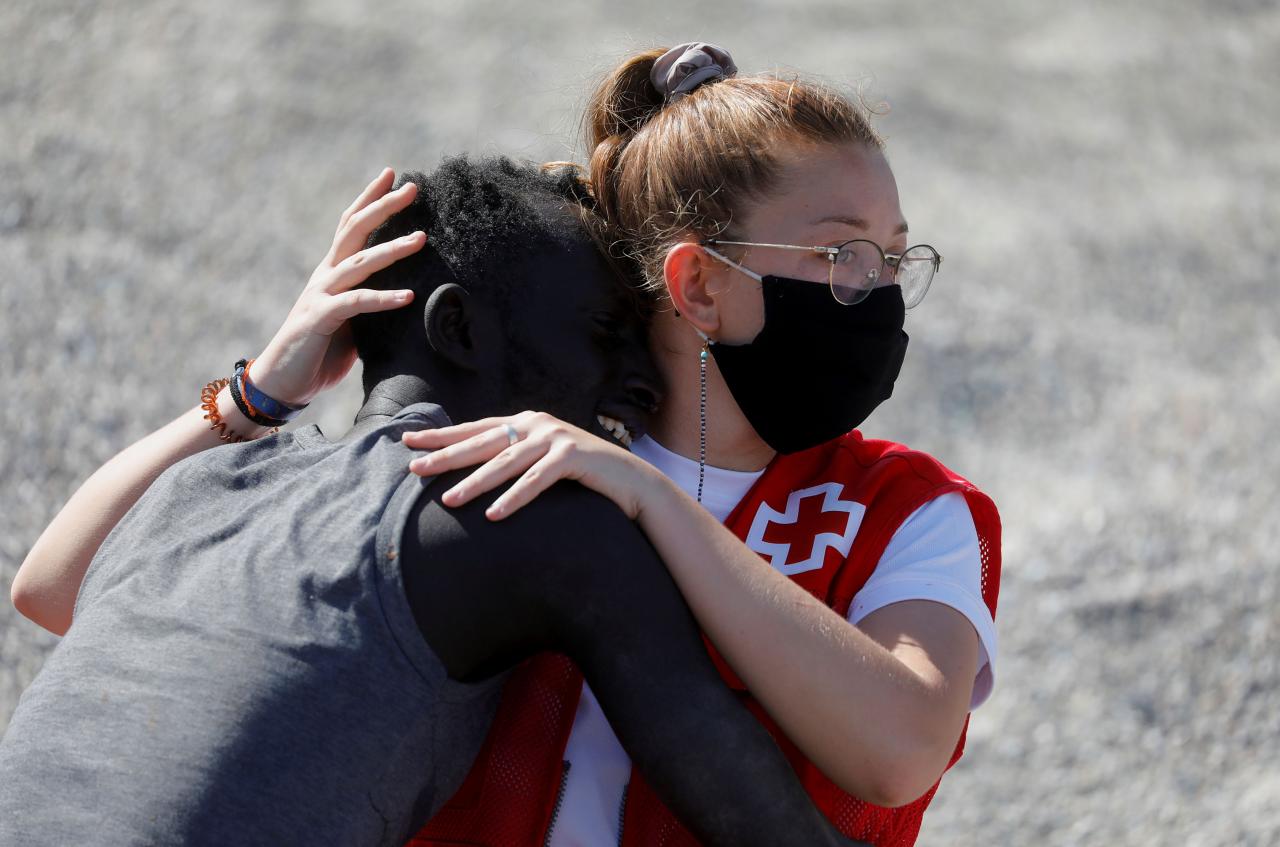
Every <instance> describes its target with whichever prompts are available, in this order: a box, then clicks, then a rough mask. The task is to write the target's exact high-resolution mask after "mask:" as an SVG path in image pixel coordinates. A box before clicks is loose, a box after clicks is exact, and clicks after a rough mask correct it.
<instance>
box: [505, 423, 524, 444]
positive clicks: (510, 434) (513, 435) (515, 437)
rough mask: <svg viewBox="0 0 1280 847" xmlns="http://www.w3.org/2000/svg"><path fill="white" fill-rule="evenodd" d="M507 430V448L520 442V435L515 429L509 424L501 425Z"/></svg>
mask: <svg viewBox="0 0 1280 847" xmlns="http://www.w3.org/2000/svg"><path fill="white" fill-rule="evenodd" d="M502 426H503V427H504V428H505V429H506V430H507V446H508V447H510V446H511V445H512V444H515V443H516V442H517V441H519V440H520V433H518V432H516V428H515V427H514V426H512V425H511V424H503V425H502Z"/></svg>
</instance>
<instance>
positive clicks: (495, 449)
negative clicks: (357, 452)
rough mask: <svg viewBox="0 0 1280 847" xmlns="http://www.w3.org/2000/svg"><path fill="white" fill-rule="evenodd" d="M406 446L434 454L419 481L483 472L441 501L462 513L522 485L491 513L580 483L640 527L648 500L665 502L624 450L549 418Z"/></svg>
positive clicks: (473, 425)
mask: <svg viewBox="0 0 1280 847" xmlns="http://www.w3.org/2000/svg"><path fill="white" fill-rule="evenodd" d="M508 428H510V429H508ZM512 433H514V436H513V435H512ZM513 437H514V438H515V439H516V440H515V441H514V442H513V441H512V438H513ZM403 441H404V443H405V444H406V445H407V446H409V447H412V448H414V449H423V450H432V451H434V452H432V453H430V454H428V455H426V456H421V457H419V458H416V459H414V460H413V461H412V462H410V463H409V469H410V470H411V471H413V472H414V473H416V474H418V475H419V476H435V475H437V474H441V473H444V472H446V471H451V470H456V469H458V468H466V467H471V466H473V465H480V467H479V468H477V469H476V470H475V471H474V472H473V473H471V474H470V475H468V476H467V478H466V479H464V480H462V481H461V482H459V483H458V484H457V485H455V486H453V487H452V488H450V489H449V490H448V491H446V492H445V493H444V496H443V497H442V498H441V500H442V502H443V503H444V504H445V505H446V506H461V505H462V504H463V503H467V502H469V501H471V500H473V499H475V498H476V497H478V496H479V495H481V494H483V493H485V492H486V491H491V490H493V489H494V488H497V487H498V486H499V485H501V484H503V483H504V482H507V481H508V480H511V479H515V478H516V477H519V479H517V480H516V482H515V483H514V484H513V485H512V486H511V487H510V488H508V489H507V490H506V491H505V492H504V493H503V494H502V495H501V496H500V497H499V498H498V499H497V500H495V501H494V502H493V503H492V505H490V506H489V508H488V509H487V510H486V511H485V515H486V516H488V518H489V519H490V520H495V521H497V520H501V519H503V518H505V517H507V516H508V515H510V514H512V513H513V512H515V511H516V510H518V509H519V508H521V507H522V506H524V505H525V504H527V503H529V502H530V501H531V500H533V498H535V497H537V496H538V495H539V494H541V493H542V492H543V491H546V490H547V489H548V488H550V487H551V486H552V485H553V484H554V483H556V482H558V481H559V480H562V479H572V480H576V481H578V482H580V483H582V484H583V485H585V486H586V487H587V488H590V489H592V490H593V491H596V492H598V493H600V494H603V495H604V496H605V497H608V498H609V499H610V500H612V501H613V502H614V503H615V504H616V505H617V506H618V508H619V509H621V510H622V511H623V513H625V514H626V515H627V517H629V518H631V519H632V520H637V519H638V518H639V517H640V514H641V512H642V511H643V509H644V507H645V505H646V500H647V498H650V497H654V496H660V493H659V489H660V487H661V484H662V482H663V480H664V479H665V478H664V477H662V476H661V475H660V474H658V472H657V471H655V470H654V469H653V468H652V467H650V466H649V465H648V464H647V463H646V462H643V461H641V460H640V459H637V458H636V457H635V456H633V455H631V453H629V452H628V451H626V450H624V449H622V447H620V446H618V445H616V444H611V443H609V442H608V441H606V440H605V439H603V438H600V437H599V436H596V435H592V434H591V433H589V432H587V431H586V430H583V429H579V428H578V427H576V426H573V425H572V424H568V423H565V422H564V421H562V420H560V419H559V418H556V417H553V416H552V415H548V414H546V413H545V412H521V413H520V414H518V415H513V416H511V417H499V418H484V419H483V420H478V421H472V422H470V423H464V424H458V425H457V426H446V427H441V428H439V429H424V430H420V431H418V432H406V433H405V434H404V436H403Z"/></svg>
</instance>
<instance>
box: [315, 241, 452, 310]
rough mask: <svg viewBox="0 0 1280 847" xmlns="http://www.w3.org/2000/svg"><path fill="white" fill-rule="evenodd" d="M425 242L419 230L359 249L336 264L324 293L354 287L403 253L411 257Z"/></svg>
mask: <svg viewBox="0 0 1280 847" xmlns="http://www.w3.org/2000/svg"><path fill="white" fill-rule="evenodd" d="M426 243H427V235H426V233H424V232H423V231H422V230H418V231H417V232H411V233H409V234H408V235H405V236H402V237H400V238H393V239H392V240H391V241H384V242H383V243H381V244H375V245H373V246H372V247H370V248H369V249H367V250H361V251H360V252H359V253H356V254H355V255H354V256H351V257H350V258H348V259H346V260H345V261H343V262H342V263H341V264H339V265H338V267H337V269H336V271H335V272H334V273H333V274H332V275H331V276H330V277H329V280H328V282H327V283H326V284H325V286H324V291H325V293H326V294H337V293H339V292H342V291H347V290H349V289H352V288H355V287H356V286H357V285H360V284H361V283H363V282H364V281H365V280H367V279H368V278H369V277H371V276H373V275H374V274H375V273H377V272H378V271H380V270H382V269H384V268H387V267H390V266H391V265H393V264H395V263H396V262H398V261H400V260H401V259H403V258H404V257H405V256H411V255H413V254H414V253H417V252H418V251H419V250H421V249H422V246H423V245H424V244H426Z"/></svg>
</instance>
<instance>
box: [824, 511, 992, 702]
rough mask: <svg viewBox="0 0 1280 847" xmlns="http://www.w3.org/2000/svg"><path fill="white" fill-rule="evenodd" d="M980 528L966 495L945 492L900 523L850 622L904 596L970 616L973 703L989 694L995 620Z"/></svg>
mask: <svg viewBox="0 0 1280 847" xmlns="http://www.w3.org/2000/svg"><path fill="white" fill-rule="evenodd" d="M981 580H982V556H981V553H980V552H979V549H978V530H977V528H976V527H975V526H974V523H973V514H972V513H971V512H970V511H969V504H968V503H967V502H966V501H965V499H964V495H963V494H959V493H950V494H943V495H942V496H940V497H935V498H934V499H932V500H930V501H929V502H928V503H925V504H924V505H923V506H921V507H920V508H919V509H917V510H916V511H914V512H912V513H911V515H910V516H909V517H908V518H907V519H906V520H905V521H903V522H902V525H901V526H900V527H898V530H897V532H895V533H894V534H893V538H892V539H890V540H889V545H888V546H887V547H885V550H884V554H883V555H882V556H881V557H880V563H879V564H878V565H876V569H875V570H874V571H873V572H872V574H871V578H870V579H868V580H867V583H866V585H864V586H862V589H861V590H860V591H859V592H858V593H857V594H855V595H854V597H853V603H852V604H851V605H850V606H849V622H850V623H853V624H856V623H858V621H860V620H862V619H863V618H865V617H866V616H867V615H869V614H871V613H872V612H874V611H876V610H877V609H883V608H884V607H885V606H888V605H890V604H892V603H901V602H902V601H904V600H932V601H933V602H935V603H942V604H944V605H947V606H950V607H951V608H953V609H955V610H956V611H958V612H960V614H962V615H964V616H965V617H966V618H968V619H969V622H970V623H971V624H973V628H974V630H975V631H976V632H977V633H978V643H979V650H978V665H977V670H976V673H975V676H974V681H973V696H972V697H971V698H970V701H969V708H970V709H976V708H977V707H978V706H980V705H982V703H983V702H985V701H986V699H987V698H988V697H990V696H991V689H992V687H993V685H994V683H995V676H994V674H993V668H994V667H995V661H996V624H995V620H994V619H993V618H992V616H991V610H990V609H988V608H987V604H986V603H985V602H983V599H982V582H981Z"/></svg>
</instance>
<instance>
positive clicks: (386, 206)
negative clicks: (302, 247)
mask: <svg viewBox="0 0 1280 847" xmlns="http://www.w3.org/2000/svg"><path fill="white" fill-rule="evenodd" d="M417 196H418V186H417V184H416V183H412V182H406V183H405V184H404V185H402V186H400V187H399V188H397V189H396V190H395V191H392V192H389V193H386V194H383V195H382V196H381V197H379V198H378V199H376V200H374V201H372V202H371V203H369V204H368V205H367V206H365V207H364V208H362V209H359V210H357V211H355V212H353V213H352V214H351V216H350V217H349V218H347V220H346V221H345V222H344V223H343V224H342V226H340V227H339V228H338V232H337V234H336V235H334V237H333V248H332V249H331V250H330V256H331V259H332V262H333V264H335V265H336V264H337V263H338V262H341V261H343V260H345V259H347V258H348V257H350V256H352V255H354V254H355V253H356V252H357V251H359V250H360V249H361V248H363V247H364V245H365V242H366V241H368V240H369V234H370V233H372V232H373V231H374V230H375V229H377V228H378V227H380V226H381V225H382V224H384V223H386V222H387V219H388V218H390V217H391V216H392V215H394V214H395V213H396V212H399V211H402V210H403V209H405V208H407V207H408V206H409V204H410V203H412V202H413V198H415V197H417Z"/></svg>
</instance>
